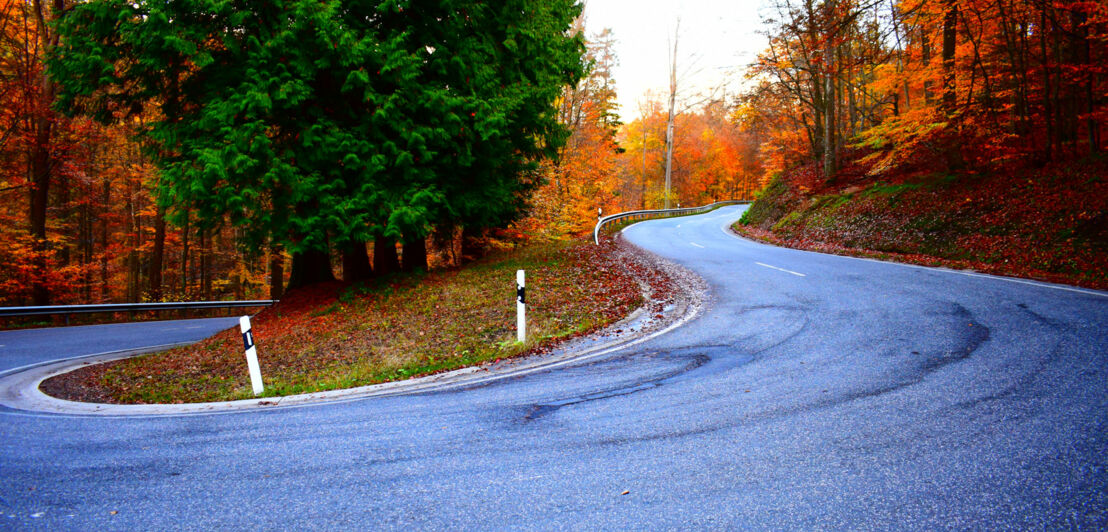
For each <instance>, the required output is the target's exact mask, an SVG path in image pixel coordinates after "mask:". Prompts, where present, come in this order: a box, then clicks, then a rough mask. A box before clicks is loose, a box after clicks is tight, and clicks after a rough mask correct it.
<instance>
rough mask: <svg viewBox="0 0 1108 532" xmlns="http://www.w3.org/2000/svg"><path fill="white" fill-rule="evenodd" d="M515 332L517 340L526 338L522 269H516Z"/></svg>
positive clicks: (525, 308)
mask: <svg viewBox="0 0 1108 532" xmlns="http://www.w3.org/2000/svg"><path fill="white" fill-rule="evenodd" d="M516 333H517V335H516V338H517V339H518V340H519V342H521V343H522V342H525V341H526V340H527V289H526V285H525V284H524V279H523V270H516Z"/></svg>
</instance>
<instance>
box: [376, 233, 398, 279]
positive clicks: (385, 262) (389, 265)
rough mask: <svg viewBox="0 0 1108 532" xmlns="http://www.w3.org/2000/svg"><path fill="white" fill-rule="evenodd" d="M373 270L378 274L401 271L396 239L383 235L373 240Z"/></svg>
mask: <svg viewBox="0 0 1108 532" xmlns="http://www.w3.org/2000/svg"><path fill="white" fill-rule="evenodd" d="M373 271H374V272H376V274H377V275H378V276H384V275H390V274H393V273H396V272H398V271H400V259H399V258H397V256H396V241H394V240H392V239H391V238H385V237H383V236H380V237H377V238H376V239H375V240H374V241H373Z"/></svg>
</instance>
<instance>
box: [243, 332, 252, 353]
mask: <svg viewBox="0 0 1108 532" xmlns="http://www.w3.org/2000/svg"><path fill="white" fill-rule="evenodd" d="M252 332H253V329H251V330H249V331H246V332H244V333H242V350H243V351H249V350H250V348H251V347H254V335H253V334H252Z"/></svg>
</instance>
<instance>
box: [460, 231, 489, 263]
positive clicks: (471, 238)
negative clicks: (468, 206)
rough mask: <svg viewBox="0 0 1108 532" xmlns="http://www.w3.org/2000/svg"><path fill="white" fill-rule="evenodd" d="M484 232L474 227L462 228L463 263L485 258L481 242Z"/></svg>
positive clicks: (483, 246)
mask: <svg viewBox="0 0 1108 532" xmlns="http://www.w3.org/2000/svg"><path fill="white" fill-rule="evenodd" d="M483 233H484V231H483V230H481V229H476V228H472V227H463V228H462V262H470V261H474V260H477V259H479V258H481V257H484V256H485V245H484V243H483V242H482V241H481V240H482V236H483Z"/></svg>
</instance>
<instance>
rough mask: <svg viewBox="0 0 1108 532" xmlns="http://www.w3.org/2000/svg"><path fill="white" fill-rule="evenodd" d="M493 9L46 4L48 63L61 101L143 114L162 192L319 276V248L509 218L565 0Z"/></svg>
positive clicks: (577, 63) (569, 72) (542, 102)
mask: <svg viewBox="0 0 1108 532" xmlns="http://www.w3.org/2000/svg"><path fill="white" fill-rule="evenodd" d="M492 4H495V5H488V4H485V3H482V2H478V1H452V0H439V1H418V0H413V1H402V0H387V1H382V0H345V1H338V0H323V1H320V0H310V1H309V0H238V1H236V2H219V1H216V0H191V1H187V2H186V1H173V0H171V1H163V2H152V1H149V0H137V1H131V0H94V1H91V2H87V3H83V4H78V5H76V6H74V7H73V8H72V9H71V10H70V11H68V12H66V13H65V15H64V16H62V17H61V20H60V23H59V32H60V34H61V35H62V39H61V44H60V45H59V46H58V48H57V50H56V52H55V54H54V56H53V58H52V59H51V62H50V67H51V73H52V75H53V77H54V79H56V80H58V83H59V84H60V85H61V91H60V97H59V108H60V109H62V110H63V111H65V112H69V113H87V114H91V115H93V116H96V117H97V118H98V119H100V120H102V121H112V120H120V119H124V118H126V117H129V116H132V115H134V114H137V113H142V112H145V113H146V114H147V116H151V115H153V116H157V117H158V118H157V119H155V120H151V121H149V122H148V124H149V125H148V129H147V131H146V135H147V137H148V140H149V142H148V143H147V144H148V145H149V146H152V147H153V155H154V156H155V157H156V159H157V161H158V162H159V166H160V168H161V172H162V176H161V179H160V183H161V186H162V189H161V190H160V193H161V194H160V197H161V200H162V202H163V204H164V205H166V206H169V207H172V208H176V209H178V212H186V210H187V211H190V212H191V213H192V215H193V216H194V218H198V222H199V223H202V224H204V223H206V224H214V223H217V222H218V221H219V220H223V219H224V218H225V217H227V218H229V219H230V220H231V221H232V223H235V224H237V225H240V226H242V227H243V229H244V231H245V235H246V236H247V239H248V241H249V242H251V243H254V244H255V245H258V246H260V245H262V244H264V243H266V242H276V243H279V244H283V245H284V246H285V247H286V248H287V249H289V250H290V251H291V252H292V253H293V258H294V260H293V275H292V281H290V287H294V286H296V285H303V284H309V283H312V282H317V281H321V280H326V279H329V278H331V271H330V264H329V250H330V249H331V246H334V247H335V248H336V249H351V248H355V247H357V246H358V245H361V244H363V243H365V242H367V241H369V240H371V239H382V240H386V241H391V240H399V241H402V242H403V241H415V240H420V239H423V238H425V237H426V235H427V234H428V232H429V231H430V230H431V228H432V226H433V225H435V224H448V225H463V226H472V227H492V226H497V225H501V224H503V223H506V222H507V221H510V220H511V219H513V218H514V217H516V216H518V215H519V213H520V212H521V210H522V208H523V206H524V203H525V200H526V193H527V191H528V190H529V188H530V186H531V185H532V183H531V181H530V180H529V179H528V178H527V175H528V172H527V171H528V169H529V168H531V167H532V166H533V164H534V161H535V160H536V159H537V158H539V157H541V156H544V155H549V154H551V153H552V150H554V149H556V148H557V146H558V145H559V144H560V143H561V142H563V141H564V138H565V134H564V131H563V130H562V129H561V128H560V127H559V126H558V124H557V123H556V121H555V120H554V112H553V109H552V103H553V101H554V100H555V98H556V97H557V96H558V94H559V91H560V89H561V87H562V86H563V85H566V84H570V83H575V82H576V81H577V79H578V78H579V77H580V75H581V60H580V56H581V52H582V49H583V46H582V42H581V39H580V36H577V35H569V34H568V33H567V31H566V30H567V28H568V27H569V24H570V22H571V21H572V19H573V18H574V17H575V16H576V15H577V14H578V13H579V11H580V7H579V6H577V5H575V4H574V3H573V2H572V1H571V0H558V1H546V0H513V1H508V2H495V3H492ZM418 249H419V246H413V250H418ZM413 260H416V261H418V259H413Z"/></svg>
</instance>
